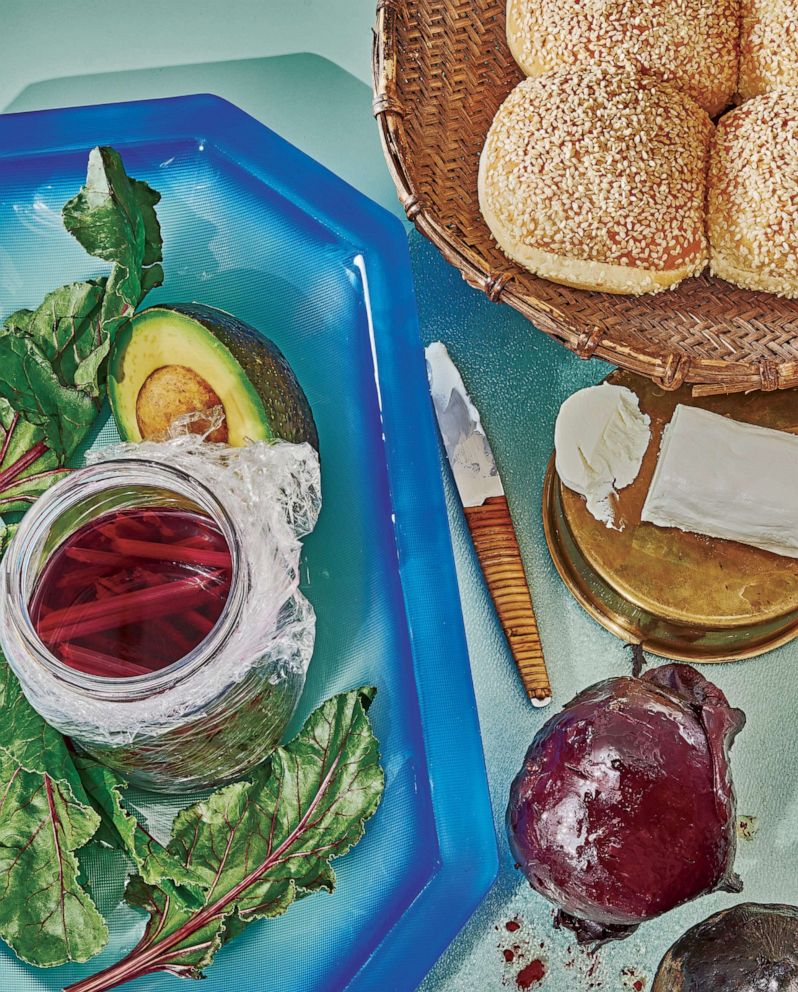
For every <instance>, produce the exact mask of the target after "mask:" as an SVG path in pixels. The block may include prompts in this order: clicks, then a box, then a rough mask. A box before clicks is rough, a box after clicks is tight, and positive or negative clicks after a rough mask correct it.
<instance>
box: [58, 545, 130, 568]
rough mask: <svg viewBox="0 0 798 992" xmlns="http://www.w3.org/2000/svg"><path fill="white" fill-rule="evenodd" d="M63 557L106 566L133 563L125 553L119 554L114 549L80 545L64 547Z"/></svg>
mask: <svg viewBox="0 0 798 992" xmlns="http://www.w3.org/2000/svg"><path fill="white" fill-rule="evenodd" d="M64 557H65V558H71V559H72V561H79V562H81V563H82V564H84V565H105V566H107V567H108V568H114V567H116V568H125V567H129V566H131V565H132V564H133V562H131V560H130V558H129V557H128V556H127V555H120V554H118V553H117V552H116V551H100V550H99V549H95V548H81V547H80V545H78V546H77V547H74V548H65V549H64Z"/></svg>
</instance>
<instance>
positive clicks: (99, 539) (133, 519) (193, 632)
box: [29, 507, 232, 678]
mask: <svg viewBox="0 0 798 992" xmlns="http://www.w3.org/2000/svg"><path fill="white" fill-rule="evenodd" d="M231 571H232V563H231V557H230V549H229V547H228V545H227V541H226V540H225V537H224V535H223V534H222V532H221V530H220V529H219V527H218V526H217V524H216V522H215V521H214V520H213V519H212V518H211V517H209V516H206V515H204V514H202V513H199V512H195V511H191V510H181V509H176V508H172V507H146V508H135V509H122V510H114V511H111V512H109V513H105V514H103V515H102V516H100V517H98V518H97V519H95V520H92V521H90V522H89V523H87V524H84V525H83V526H82V527H80V528H78V530H76V531H75V532H74V533H73V534H71V535H70V537H68V538H67V539H66V540H65V541H64V542H63V543H62V544H61V545H59V547H58V548H56V550H55V551H54V552H53V554H52V555H51V556H50V558H49V559H48V561H47V564H46V565H45V567H44V569H43V571H42V574H41V576H40V577H39V581H38V583H37V585H36V588H35V590H34V593H33V596H32V597H31V601H30V604H29V611H30V616H31V619H32V621H33V625H34V627H35V628H36V631H37V633H38V635H39V637H40V638H41V639H42V641H43V642H44V643H45V644H46V645H47V647H48V648H49V649H50V651H52V653H53V654H54V655H55V656H56V657H57V658H59V659H60V660H61V661H62V662H63V663H64V664H66V665H69V666H70V667H71V668H75V669H78V670H79V671H81V672H85V673H87V674H89V675H99V676H103V677H105V678H130V677H132V676H137V675H146V674H148V673H151V672H157V671H159V670H160V669H162V668H166V667H167V666H168V665H171V664H173V663H174V662H175V661H178V660H179V659H180V658H182V657H184V656H185V655H187V654H188V653H189V652H190V651H191V650H192V649H193V648H195V647H196V646H197V645H198V644H199V643H200V642H201V641H203V640H204V639H205V637H206V636H207V635H208V634H209V633H210V632H211V630H212V629H213V627H214V626H215V624H216V622H217V620H218V619H219V616H220V614H221V612H222V609H223V608H224V604H225V602H226V600H227V596H228V593H229V591H230V576H231Z"/></svg>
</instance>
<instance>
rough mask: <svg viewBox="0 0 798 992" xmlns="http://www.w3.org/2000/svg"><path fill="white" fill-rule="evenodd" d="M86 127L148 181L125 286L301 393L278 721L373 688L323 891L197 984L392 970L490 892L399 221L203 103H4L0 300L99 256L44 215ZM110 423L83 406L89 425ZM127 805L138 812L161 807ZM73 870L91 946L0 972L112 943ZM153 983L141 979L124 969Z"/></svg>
mask: <svg viewBox="0 0 798 992" xmlns="http://www.w3.org/2000/svg"><path fill="white" fill-rule="evenodd" d="M95 144H111V145H113V146H114V147H116V148H117V149H118V150H119V151H120V152H121V153H122V155H123V158H124V161H125V165H126V167H127V170H128V172H129V173H130V174H131V175H134V176H136V177H138V178H143V179H146V180H147V181H148V182H149V183H150V184H151V185H152V186H154V187H155V188H156V189H158V190H159V191H160V192H161V194H162V195H163V199H162V202H161V205H160V207H159V215H160V217H161V222H162V226H163V233H164V242H165V269H166V282H165V284H164V286H163V287H162V288H161V289H159V290H158V291H157V292H155V293H153V294H151V296H150V297H149V299H148V302H151V303H154V302H158V301H170V300H171V301H185V300H197V301H201V302H204V303H208V304H211V305H214V306H218V307H221V308H223V309H225V310H229V311H231V312H233V313H235V314H237V315H238V316H240V317H242V318H243V319H244V320H247V321H249V322H250V323H252V324H253V325H254V326H255V327H258V328H260V329H261V330H262V331H263V332H264V333H266V334H268V335H269V336H270V337H271V338H273V339H274V340H276V341H277V343H278V344H279V346H280V347H281V348H282V349H283V351H284V352H285V353H286V355H287V357H288V359H289V361H290V362H291V363H292V365H293V366H294V368H295V370H296V372H297V374H298V376H299V378H300V380H301V381H302V383H303V385H304V387H305V389H306V391H307V393H308V397H309V399H310V402H311V405H312V407H313V410H314V413H315V416H316V420H317V423H318V426H319V434H320V439H321V456H322V473H323V491H324V509H323V512H322V516H321V520H320V523H319V526H318V529H317V531H316V532H315V533H314V534H313V535H312V536H311V538H309V539H308V541H307V544H306V555H305V561H306V565H305V572H304V575H305V588H306V592H307V594H308V595H309V597H310V598H311V600H312V601H313V603H314V604H315V606H316V609H317V613H318V632H317V647H316V654H315V656H314V660H313V663H312V665H311V671H310V675H309V680H308V686H307V690H306V692H305V695H304V697H303V701H302V707H301V713H299V714H298V715H297V720H296V721H295V726H298V724H299V722H300V720H301V719H302V718H304V716H305V715H306V714H307V713H308V712H309V711H310V710H311V709H312V708H313V707H314V706H315V705H316V704H317V703H319V702H320V701H321V700H322V699H323V698H325V697H327V696H329V695H331V694H332V693H334V692H336V691H339V690H341V689H344V688H350V687H352V686H355V685H357V684H360V683H364V682H368V683H374V684H375V685H377V686H378V687H379V695H378V698H377V702H376V703H375V706H374V709H373V711H372V712H373V716H374V723H375V727H376V731H377V734H378V735H379V737H380V740H381V742H382V748H383V758H384V765H385V769H386V774H387V788H386V793H385V799H384V802H383V804H382V807H381V809H380V811H379V812H378V814H377V816H376V817H375V818H374V820H373V821H372V822H371V823H370V824H369V826H368V830H367V834H366V837H365V839H364V840H363V841H362V842H361V844H360V845H359V846H358V847H357V848H356V849H355V850H354V851H352V852H351V853H350V854H349V855H347V856H346V857H345V858H343V859H341V860H340V861H337V862H336V863H335V867H336V871H337V874H338V878H339V884H338V889H337V891H336V893H335V894H334V895H333V896H332V897H328V896H323V895H319V896H315V897H313V898H310V899H307V900H304V901H303V902H302V903H300V904H298V905H296V906H294V907H293V908H292V909H291V910H290V911H289V912H288V914H287V915H286V916H284V917H282V918H280V919H278V920H274V921H267V922H263V923H260V924H258V925H255V926H253V927H251V928H249V929H248V930H247V932H246V933H245V934H244V935H243V936H242V937H241V938H239V939H238V940H236V941H235V943H233V944H231V945H230V946H229V947H227V948H224V949H223V950H222V951H221V952H220V953H219V955H218V957H217V960H216V962H215V963H214V964H213V965H212V967H211V968H210V970H209V972H208V975H209V979H208V981H207V983H205V984H204V986H203V988H204V989H207V992H213V990H222V989H224V990H229V989H230V988H235V989H237V990H238V992H261V990H264V989H271V990H280V992H313V990H319V992H320V990H326V992H331V990H339V989H340V990H343V989H347V990H351V992H356V990H357V992H375V990H378V989H379V990H380V992H390V990H397V992H400V990H409V989H412V988H415V987H416V985H417V984H418V983H419V982H420V981H421V979H422V978H423V976H424V974H425V973H426V971H427V970H428V969H429V967H430V966H431V965H432V963H433V962H434V960H435V959H436V957H437V956H438V955H439V954H440V953H441V951H442V950H443V949H444V948H445V947H446V945H447V944H448V943H449V941H450V940H451V939H452V938H453V937H454V935H455V934H456V933H457V931H458V930H459V929H460V928H461V927H462V925H463V924H464V923H465V921H466V920H467V919H468V917H469V916H470V915H471V913H472V912H473V910H474V909H475V907H476V906H477V904H478V903H479V901H480V900H481V898H482V897H483V895H484V894H485V892H486V891H487V890H488V888H489V887H490V885H491V883H492V882H493V879H494V878H495V875H496V871H497V853H496V839H495V834H494V829H493V820H492V815H491V809H490V802H489V798H488V792H487V786H486V781H485V770H484V763H483V756H482V748H481V742H480V735H479V725H478V721H477V715H476V708H475V703H474V697H473V691H472V685H471V678H470V672H469V667H468V658H467V653H466V646H465V638H464V633H463V625H462V617H461V614H460V603H459V598H458V592H457V586H456V580H455V573H454V566H453V560H452V551H451V544H450V539H449V531H448V526H447V519H446V511H445V505H444V500H443V492H442V487H441V479H440V473H439V462H438V448H437V440H436V435H435V428H434V423H433V419H432V415H431V408H430V403H429V399H428V394H427V386H426V377H425V370H424V362H423V354H422V350H421V346H420V342H419V336H418V327H417V321H416V312H415V303H414V298H413V289H412V283H411V278H410V269H409V263H408V255H407V245H406V239H405V235H404V231H403V229H402V227H401V225H400V223H399V222H398V221H397V220H396V219H394V218H392V217H391V216H390V215H389V214H388V213H387V212H385V211H383V210H382V209H381V208H379V207H378V206H376V205H375V204H373V203H372V202H371V201H369V200H367V199H366V198H364V197H363V196H361V195H360V194H358V193H357V192H356V191H354V190H353V189H352V188H351V187H349V186H347V185H346V184H345V183H343V182H342V181H341V180H339V179H338V178H336V177H335V176H333V175H332V174H331V173H329V172H327V171H326V170H324V169H323V168H321V167H320V166H319V165H318V164H316V163H315V162H313V161H312V160H310V159H309V158H307V157H306V156H304V155H303V154H302V153H300V152H299V151H298V150H297V149H295V148H294V147H292V146H291V145H289V144H287V143H286V142H285V141H283V140H282V139H281V138H279V137H278V136H277V135H275V134H273V133H272V132H271V131H269V130H268V129H267V128H265V127H263V126H262V125H260V124H259V123H257V122H256V121H255V120H253V119H252V118H251V117H249V116H247V115H246V114H244V113H242V112H241V111H239V110H238V109H236V108H235V107H233V106H232V105H230V104H228V103H225V102H224V101H222V100H219V99H217V98H214V97H209V96H198V97H188V98H179V99H174V100H157V101H146V102H141V103H129V104H117V105H108V106H99V107H91V108H78V109H70V110H59V111H47V112H42V113H32V114H17V115H8V116H5V117H0V316H5V315H7V314H8V313H10V312H11V311H13V310H15V309H16V308H18V307H21V306H35V305H36V304H38V303H39V302H40V300H41V298H42V296H43V295H44V293H45V292H47V291H48V290H50V289H53V288H55V287H56V286H58V285H60V284H62V283H64V282H68V281H70V280H73V279H85V278H88V277H90V276H93V275H97V274H99V273H100V272H102V265H101V264H98V263H97V262H96V260H93V259H90V258H88V257H87V256H86V255H85V254H84V253H83V251H82V249H81V248H80V247H79V246H78V245H77V244H76V243H75V242H74V241H73V240H72V239H71V238H70V237H69V235H67V234H66V232H65V231H64V229H63V227H62V225H61V221H60V208H61V206H62V205H63V203H64V202H65V201H66V200H67V199H68V198H69V197H70V196H71V195H72V194H73V193H74V192H75V191H76V190H77V188H78V187H79V186H80V184H81V183H82V181H83V178H84V176H85V167H86V159H87V153H88V150H89V149H90V148H91V147H92V146H93V145H95ZM114 437H115V432H114V428H113V425H112V424H111V423H109V422H107V421H106V423H105V425H104V426H103V427H102V429H101V430H100V431H99V432H98V434H97V436H96V438H95V439H94V443H95V444H104V443H107V442H108V441H110V440H113V439H114ZM134 798H135V797H134ZM138 799H139V800H140V803H141V805H142V806H143V807H144V808H145V809H147V811H148V812H149V814H150V815H151V817H152V821H153V826H154V828H155V829H156V830H157V829H158V827H159V825H160V826H163V824H164V823H166V822H168V819H169V816H170V814H171V813H173V812H174V809H175V808H176V806H175V804H173V803H171V802H169V801H165V802H160V803H154V804H153V803H151V802H148V801H146V799H145V797H144V796H143V794H142V795H140V796H139V797H138ZM88 872H89V875H90V878H91V881H92V885H93V887H94V890H95V894H96V897H97V899H98V902H99V903H100V905H101V908H102V909H103V910H104V911H105V912H106V914H107V915H108V916H109V921H110V926H111V930H112V941H111V945H110V946H109V948H108V949H107V950H106V951H105V952H103V954H102V955H101V956H99V957H98V958H96V959H95V960H94V961H93V962H90V963H89V964H88V965H84V966H80V967H72V966H71V967H65V968H60V969H55V970H53V971H49V972H48V971H39V970H37V969H33V968H29V967H27V966H25V965H22V964H20V963H19V962H18V961H17V959H16V958H15V957H14V956H13V954H11V953H10V952H8V951H7V950H6V949H5V948H3V951H2V953H1V954H0V988H2V989H3V990H6V989H7V990H11V989H14V990H15V992H16V990H25V989H36V990H40V989H60V988H61V987H62V986H63V985H65V984H67V983H68V982H70V981H74V980H76V979H78V978H80V977H82V976H84V975H87V974H90V973H92V972H93V971H95V970H98V969H99V968H101V967H104V966H106V965H108V964H110V963H111V962H112V961H113V960H115V959H116V958H118V957H119V956H120V955H121V954H122V953H123V952H124V951H125V950H127V949H129V948H130V947H131V946H132V945H133V943H135V940H136V939H137V936H138V933H139V932H140V929H141V926H142V920H141V918H140V917H138V916H137V914H135V913H134V912H133V911H132V910H130V909H129V908H127V907H125V906H124V905H118V901H119V897H120V894H121V890H122V885H123V866H122V865H121V864H120V863H119V861H118V860H116V856H115V855H109V854H106V853H103V854H101V855H98V856H97V857H96V858H94V859H93V860H92V861H91V863H90V864H89V865H88ZM176 986H177V980H176V979H173V978H170V977H166V976H155V977H151V978H144V979H140V980H138V981H137V982H135V983H132V984H131V986H130V987H131V988H135V989H137V990H143V989H152V990H161V989H168V988H174V987H176Z"/></svg>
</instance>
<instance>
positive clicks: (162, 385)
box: [136, 365, 228, 444]
mask: <svg viewBox="0 0 798 992" xmlns="http://www.w3.org/2000/svg"><path fill="white" fill-rule="evenodd" d="M214 407H222V409H224V406H223V404H222V402H221V400H220V399H219V397H218V396H217V394H216V393H215V392H214V391H213V389H212V388H211V386H210V384H209V383H208V382H207V381H206V380H205V379H203V378H202V376H201V375H199V374H198V373H197V372H195V371H194V370H193V369H190V368H188V367H187V366H185V365H163V366H161V367H160V368H157V369H155V371H154V372H152V373H151V374H150V375H149V376H147V378H146V379H145V381H144V383H143V385H142V387H141V389H140V390H139V394H138V396H137V397H136V421H137V423H138V427H139V431H140V432H141V436H142V438H143V439H144V440H159V439H162V438H164V437H166V436H167V435H168V432H169V429H170V427H171V426H172V424H173V423H174V422H175V420H177V419H178V418H179V417H183V416H185V415H186V414H190V413H197V414H203V413H207V414H208V416H207V417H202V416H200V417H197V418H196V419H195V420H192V421H190V422H189V423H188V424H187V429H188V430H189V431H190V432H191V433H192V434H205V433H206V432H207V431H208V430H209V429H210V427H211V426H212V420H211V411H212V410H213V408H214ZM207 439H208V440H209V441H215V442H218V443H221V444H226V443H227V441H228V430H227V418H226V417H225V418H224V420H223V421H222V423H221V424H220V425H219V426H218V427H217V428H216V429H215V430H213V431H211V432H210V434H208V438H207Z"/></svg>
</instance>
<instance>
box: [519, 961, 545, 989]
mask: <svg viewBox="0 0 798 992" xmlns="http://www.w3.org/2000/svg"><path fill="white" fill-rule="evenodd" d="M545 977H546V965H545V964H544V963H543V962H542V961H541V960H540V959H537V960H535V961H532V962H530V964H528V965H527V966H526V968H523V969H522V970H521V971H519V972H518V974H517V975H516V978H515V984H516V985H517V986H518V988H519V989H529V988H532V986H533V985H535V984H536V983H537V982H542V981H543V979H544V978H545Z"/></svg>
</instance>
